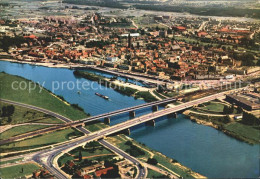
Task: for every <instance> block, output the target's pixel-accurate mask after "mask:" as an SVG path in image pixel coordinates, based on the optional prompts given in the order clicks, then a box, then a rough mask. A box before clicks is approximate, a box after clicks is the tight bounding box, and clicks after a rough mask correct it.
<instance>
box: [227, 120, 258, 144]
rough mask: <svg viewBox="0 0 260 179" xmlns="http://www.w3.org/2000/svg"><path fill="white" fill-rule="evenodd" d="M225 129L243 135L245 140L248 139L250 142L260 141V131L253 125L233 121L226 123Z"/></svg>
mask: <svg viewBox="0 0 260 179" xmlns="http://www.w3.org/2000/svg"><path fill="white" fill-rule="evenodd" d="M224 129H226V130H228V131H229V132H232V133H233V134H235V135H238V136H240V137H242V138H243V139H244V140H245V141H248V142H250V143H259V139H260V131H259V130H258V129H255V128H254V127H252V126H247V125H245V124H241V123H238V122H233V123H229V124H227V125H225V126H224Z"/></svg>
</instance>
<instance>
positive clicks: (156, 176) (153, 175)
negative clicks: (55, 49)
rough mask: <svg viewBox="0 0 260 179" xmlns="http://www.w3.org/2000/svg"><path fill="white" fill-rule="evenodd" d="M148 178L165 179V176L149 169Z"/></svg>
mask: <svg viewBox="0 0 260 179" xmlns="http://www.w3.org/2000/svg"><path fill="white" fill-rule="evenodd" d="M147 178H165V176H164V175H162V174H161V173H159V172H156V171H154V170H151V169H148V174H147Z"/></svg>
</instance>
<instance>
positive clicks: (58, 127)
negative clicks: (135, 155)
mask: <svg viewBox="0 0 260 179" xmlns="http://www.w3.org/2000/svg"><path fill="white" fill-rule="evenodd" d="M0 101H2V102H6V103H9V104H13V105H18V106H22V107H26V108H29V109H33V110H37V111H40V112H43V113H45V114H49V115H51V116H54V117H56V118H59V119H61V120H63V121H64V122H66V124H63V125H56V126H52V127H48V128H44V129H41V130H37V131H34V132H30V133H26V134H22V135H18V136H15V137H11V138H9V139H5V140H0V145H3V144H7V143H10V142H13V141H17V140H21V139H25V138H29V137H33V136H37V135H40V134H45V133H49V132H53V131H56V130H62V129H65V128H68V127H75V126H77V125H82V124H83V123H87V122H92V121H96V120H99V119H102V118H106V117H112V116H115V115H118V114H122V113H127V112H130V111H135V110H139V109H143V108H148V107H151V106H156V105H161V104H165V103H170V102H173V101H176V99H175V98H168V99H165V100H161V101H155V102H151V103H145V104H141V105H137V106H134V107H129V108H124V109H120V110H117V111H113V112H109V113H105V114H100V115H97V116H93V117H88V118H84V119H81V120H78V121H71V120H70V119H68V118H66V117H64V116H62V115H59V114H57V113H54V112H52V111H49V110H46V109H43V108H40V107H36V106H32V105H28V104H24V103H19V102H14V101H10V100H6V99H0Z"/></svg>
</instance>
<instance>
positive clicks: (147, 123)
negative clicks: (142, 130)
mask: <svg viewBox="0 0 260 179" xmlns="http://www.w3.org/2000/svg"><path fill="white" fill-rule="evenodd" d="M145 125H147V126H155V120H150V121H147V122H146V123H145Z"/></svg>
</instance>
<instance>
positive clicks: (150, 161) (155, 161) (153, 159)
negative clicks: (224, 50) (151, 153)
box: [147, 158, 158, 165]
mask: <svg viewBox="0 0 260 179" xmlns="http://www.w3.org/2000/svg"><path fill="white" fill-rule="evenodd" d="M147 163H149V164H151V165H157V163H158V161H157V160H156V159H155V158H148V160H147Z"/></svg>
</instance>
